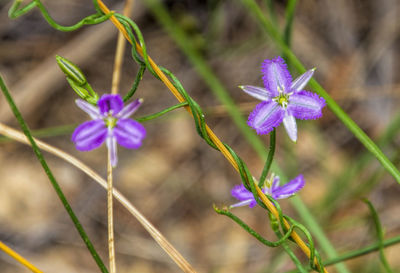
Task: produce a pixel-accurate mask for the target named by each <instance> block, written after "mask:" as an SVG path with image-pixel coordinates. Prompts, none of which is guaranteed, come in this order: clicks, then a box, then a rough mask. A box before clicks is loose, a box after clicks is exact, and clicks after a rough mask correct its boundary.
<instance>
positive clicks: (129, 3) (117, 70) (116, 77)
mask: <svg viewBox="0 0 400 273" xmlns="http://www.w3.org/2000/svg"><path fill="white" fill-rule="evenodd" d="M132 7H133V0H126V2H125V6H124V10H123V14H124V15H125V16H129V14H130V13H131V11H132ZM125 44H126V42H125V39H124V36H123V34H122V33H121V32H118V41H117V49H116V51H115V59H114V70H113V77H112V83H111V93H112V94H118V87H119V82H120V79H121V67H122V63H123V56H124V52H125ZM112 190H113V176H112V166H111V155H110V151H109V152H108V160H107V219H108V258H109V262H110V273H116V272H117V268H116V262H115V240H114V216H113V215H114V213H113V195H112Z"/></svg>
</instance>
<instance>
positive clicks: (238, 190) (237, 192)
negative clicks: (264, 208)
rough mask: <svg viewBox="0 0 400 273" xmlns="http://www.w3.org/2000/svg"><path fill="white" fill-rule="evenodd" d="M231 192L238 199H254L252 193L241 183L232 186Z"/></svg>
mask: <svg viewBox="0 0 400 273" xmlns="http://www.w3.org/2000/svg"><path fill="white" fill-rule="evenodd" d="M231 194H232V196H233V197H235V198H236V199H237V200H239V201H246V200H249V199H253V200H254V196H253V193H251V192H249V191H248V190H247V189H246V188H245V187H244V186H243V185H236V186H235V187H233V189H232V190H231Z"/></svg>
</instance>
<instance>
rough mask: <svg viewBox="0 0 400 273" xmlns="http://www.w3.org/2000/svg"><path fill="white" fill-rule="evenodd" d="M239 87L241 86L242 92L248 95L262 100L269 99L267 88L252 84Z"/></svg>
mask: <svg viewBox="0 0 400 273" xmlns="http://www.w3.org/2000/svg"><path fill="white" fill-rule="evenodd" d="M239 88H241V89H242V90H243V91H244V92H246V93H247V94H249V95H250V96H252V97H255V98H256V99H259V100H262V101H266V100H270V99H271V94H270V92H268V91H267V89H265V88H263V87H258V86H253V85H240V86H239Z"/></svg>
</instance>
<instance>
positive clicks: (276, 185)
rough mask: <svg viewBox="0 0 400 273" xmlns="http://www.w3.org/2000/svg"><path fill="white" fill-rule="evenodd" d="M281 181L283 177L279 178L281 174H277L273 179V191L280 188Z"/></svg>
mask: <svg viewBox="0 0 400 273" xmlns="http://www.w3.org/2000/svg"><path fill="white" fill-rule="evenodd" d="M280 183H281V179H280V178H279V176H275V177H274V181H272V185H271V192H274V191H276V190H277V189H278V188H279V184H280Z"/></svg>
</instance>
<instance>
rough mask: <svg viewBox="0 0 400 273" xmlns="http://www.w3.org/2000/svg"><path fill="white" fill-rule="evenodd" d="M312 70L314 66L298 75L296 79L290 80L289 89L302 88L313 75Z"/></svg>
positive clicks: (299, 89)
mask: <svg viewBox="0 0 400 273" xmlns="http://www.w3.org/2000/svg"><path fill="white" fill-rule="evenodd" d="M314 71H315V68H313V69H310V70H308V71H306V72H305V73H303V74H302V75H300V76H299V77H298V78H297V79H295V80H294V81H293V82H292V85H291V89H292V90H293V91H296V92H297V91H301V90H303V88H304V86H306V84H307V83H308V81H309V80H310V79H311V77H312V76H313V74H314Z"/></svg>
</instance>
